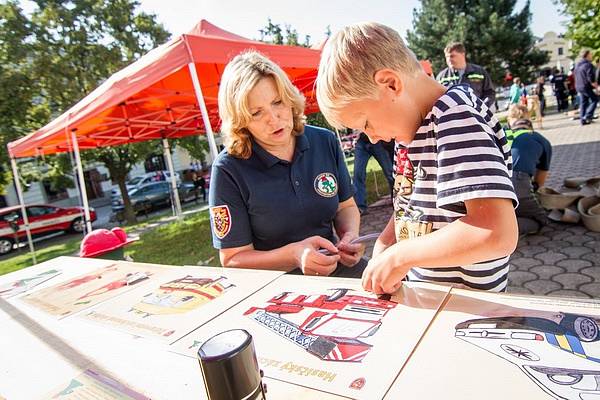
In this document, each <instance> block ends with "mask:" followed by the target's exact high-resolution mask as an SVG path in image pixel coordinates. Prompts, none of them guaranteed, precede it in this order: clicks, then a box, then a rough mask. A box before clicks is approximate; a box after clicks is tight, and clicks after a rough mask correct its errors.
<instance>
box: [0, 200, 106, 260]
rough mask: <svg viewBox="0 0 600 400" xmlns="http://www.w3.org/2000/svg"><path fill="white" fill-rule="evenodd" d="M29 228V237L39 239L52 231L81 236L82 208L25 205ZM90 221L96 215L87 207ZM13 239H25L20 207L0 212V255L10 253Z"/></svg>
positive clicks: (82, 227) (13, 242)
mask: <svg viewBox="0 0 600 400" xmlns="http://www.w3.org/2000/svg"><path fill="white" fill-rule="evenodd" d="M26 210H27V217H28V219H29V227H30V231H31V234H32V235H33V236H41V235H44V234H47V233H50V232H55V231H70V232H77V233H81V232H83V229H84V225H85V224H84V222H83V208H82V207H57V206H52V205H48V204H35V205H30V206H26ZM90 218H91V220H92V222H93V221H95V220H96V219H97V216H96V212H95V211H94V209H93V208H90ZM17 239H18V240H19V241H23V240H27V233H26V231H25V225H24V222H23V216H22V214H21V207H20V206H13V207H6V208H2V209H0V255H3V254H8V253H10V252H11V251H12V250H13V247H14V244H15V243H16V241H17Z"/></svg>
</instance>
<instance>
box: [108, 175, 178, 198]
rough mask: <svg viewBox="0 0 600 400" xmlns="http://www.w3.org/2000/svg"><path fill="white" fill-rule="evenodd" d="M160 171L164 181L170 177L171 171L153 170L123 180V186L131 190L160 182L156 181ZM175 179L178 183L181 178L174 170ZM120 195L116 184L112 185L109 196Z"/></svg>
mask: <svg viewBox="0 0 600 400" xmlns="http://www.w3.org/2000/svg"><path fill="white" fill-rule="evenodd" d="M159 172H162V174H163V175H164V177H165V181H170V179H171V173H170V172H169V171H154V172H148V173H145V174H143V175H138V176H135V177H133V178H131V179H130V180H128V181H127V182H125V186H126V187H127V191H128V192H129V191H131V190H133V189H136V188H139V187H141V186H143V185H145V184H147V183H152V182H162V181H158V180H157V179H158V173H159ZM175 179H176V181H177V183H178V184H179V182H181V179H180V177H179V174H178V173H177V172H175ZM119 196H121V190H120V189H119V187H118V186H116V187H114V188H113V189H112V190H111V197H119Z"/></svg>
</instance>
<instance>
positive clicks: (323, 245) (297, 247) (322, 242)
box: [291, 236, 340, 276]
mask: <svg viewBox="0 0 600 400" xmlns="http://www.w3.org/2000/svg"><path fill="white" fill-rule="evenodd" d="M291 247H292V249H293V250H292V251H293V252H294V257H295V258H296V260H297V265H298V267H299V268H300V269H301V270H302V273H303V274H304V275H323V276H328V275H329V274H331V273H332V272H333V271H335V269H336V267H337V263H338V261H339V260H340V255H339V254H337V253H338V249H337V248H336V247H335V246H334V245H333V243H331V242H330V241H329V240H327V239H325V238H322V237H321V236H311V237H309V238H307V239H304V240H302V241H300V242H296V243H293V244H292V245H291ZM319 249H326V250H328V251H329V252H330V253H332V255H325V254H323V253H320V252H319Z"/></svg>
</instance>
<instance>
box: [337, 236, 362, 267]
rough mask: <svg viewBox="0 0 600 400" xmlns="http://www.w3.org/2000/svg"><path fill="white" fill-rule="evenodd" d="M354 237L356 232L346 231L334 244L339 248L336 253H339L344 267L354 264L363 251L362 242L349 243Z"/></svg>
mask: <svg viewBox="0 0 600 400" xmlns="http://www.w3.org/2000/svg"><path fill="white" fill-rule="evenodd" d="M356 237H357V236H356V234H353V233H350V232H348V233H346V234H344V236H343V237H342V239H341V240H340V241H339V242H338V243H337V245H336V247H337V249H338V250H339V253H338V254H339V255H340V262H341V263H342V264H343V265H345V266H346V267H353V266H355V265H356V263H358V261H359V260H360V258H361V257H362V256H363V254H364V253H365V245H364V244H362V243H359V244H350V242H352V240H353V239H355V238H356Z"/></svg>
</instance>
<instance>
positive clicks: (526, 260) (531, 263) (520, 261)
mask: <svg viewBox="0 0 600 400" xmlns="http://www.w3.org/2000/svg"><path fill="white" fill-rule="evenodd" d="M510 263H511V264H512V265H515V266H517V267H518V268H519V269H520V270H524V269H529V268H531V267H535V266H536V265H541V264H542V262H541V261H540V260H536V259H535V258H531V257H516V258H514V259H513V258H511V259H510Z"/></svg>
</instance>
